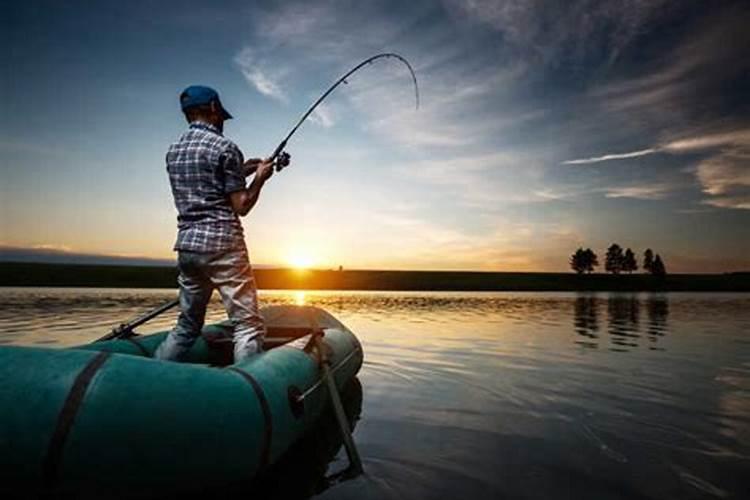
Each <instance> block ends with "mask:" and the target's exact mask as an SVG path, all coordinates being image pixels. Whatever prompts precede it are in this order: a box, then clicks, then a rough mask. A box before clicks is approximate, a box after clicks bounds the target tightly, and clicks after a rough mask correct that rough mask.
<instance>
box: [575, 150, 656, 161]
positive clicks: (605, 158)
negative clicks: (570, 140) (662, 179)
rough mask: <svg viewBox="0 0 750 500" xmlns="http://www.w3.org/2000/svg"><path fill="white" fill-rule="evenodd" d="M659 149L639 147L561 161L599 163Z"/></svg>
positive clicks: (648, 153) (647, 153)
mask: <svg viewBox="0 0 750 500" xmlns="http://www.w3.org/2000/svg"><path fill="white" fill-rule="evenodd" d="M659 151H660V150H659V149H657V148H648V149H641V150H640V151H631V152H630V153H609V154H606V155H602V156H594V157H593V158H579V159H577V160H566V161H564V162H563V164H564V165H589V164H591V163H601V162H603V161H609V160H624V159H627V158H638V157H639V156H646V155H651V154H654V153H658V152H659Z"/></svg>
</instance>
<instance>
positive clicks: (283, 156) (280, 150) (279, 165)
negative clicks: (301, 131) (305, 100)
mask: <svg viewBox="0 0 750 500" xmlns="http://www.w3.org/2000/svg"><path fill="white" fill-rule="evenodd" d="M387 58H393V59H397V60H399V61H401V62H402V63H404V65H406V67H407V68H408V70H409V73H410V74H411V79H412V81H413V82H414V97H415V99H416V109H419V85H418V84H417V75H416V74H415V73H414V69H413V68H412V67H411V64H409V61H407V60H406V59H405V58H403V57H402V56H400V55H398V54H394V53H393V52H385V53H382V54H377V55H374V56H372V57H370V58H367V59H365V60H364V61H362V62H361V63H359V64H357V65H356V66H355V67H354V68H352V69H351V70H349V71H348V72H347V73H346V74H345V75H344V76H342V77H341V78H339V79H338V80H336V81H335V82H334V83H333V85H331V86H330V87H329V88H328V90H326V91H325V92H324V93H323V95H321V96H320V97H319V98H318V100H317V101H315V102H314V103H313V105H312V106H310V108H309V109H308V110H307V111H306V112H305V114H304V115H302V118H300V119H299V121H298V122H297V124H296V125H295V126H294V127H293V128H292V130H290V131H289V133H288V134H287V135H286V137H284V140H283V141H281V142H280V143H279V145H278V146H277V147H276V150H275V151H274V152H273V154H272V155H271V161H274V160H276V159H278V160H279V161H278V162H276V171H277V172H279V171H280V170H281V169H283V168H284V167H286V166H287V165H289V154H288V153H286V152H284V148H285V147H286V144H287V142H288V141H289V139H290V138H291V137H292V136H293V135H294V133H295V132H297V129H298V128H299V127H300V125H302V123H304V121H305V120H307V118H308V117H309V116H310V115H311V114H312V112H313V111H315V108H317V107H318V105H319V104H320V103H321V102H323V100H324V99H325V98H326V97H328V96H329V95H330V94H331V92H333V91H334V90H335V89H336V87H338V86H339V85H341V84H342V83H348V81H347V78H349V77H350V76H351V75H353V74H354V73H356V72H357V71H359V70H360V69H361V68H362V67H364V66H367V65H368V64H372V63H373V61H375V60H377V59H387Z"/></svg>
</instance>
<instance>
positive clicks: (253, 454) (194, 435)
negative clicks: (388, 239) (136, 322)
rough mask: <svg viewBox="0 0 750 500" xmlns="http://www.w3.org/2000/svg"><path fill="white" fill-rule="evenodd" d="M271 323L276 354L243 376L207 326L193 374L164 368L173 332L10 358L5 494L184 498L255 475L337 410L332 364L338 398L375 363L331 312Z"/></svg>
mask: <svg viewBox="0 0 750 500" xmlns="http://www.w3.org/2000/svg"><path fill="white" fill-rule="evenodd" d="M262 314H263V316H264V318H265V319H266V324H267V328H268V334H267V336H266V339H265V349H266V350H265V351H264V352H263V353H262V354H259V355H256V356H253V357H251V358H249V359H246V360H244V361H242V362H240V363H237V364H231V361H232V341H231V338H232V329H231V326H230V325H228V324H226V323H219V324H215V325H210V326H207V327H205V328H204V331H203V335H202V336H201V338H199V339H198V341H197V342H196V344H195V346H194V347H193V348H192V349H191V351H190V352H189V355H188V357H187V359H186V362H183V363H175V362H168V361H160V360H155V359H152V355H153V353H154V351H155V350H156V347H157V346H158V345H159V344H160V343H161V341H162V340H163V339H164V337H165V336H166V334H167V332H161V333H156V334H153V335H146V336H140V335H135V336H131V337H128V338H125V339H114V340H108V341H98V342H94V343H91V344H87V345H82V346H77V347H74V348H70V349H50V348H40V347H20V346H2V347H0V381H1V382H2V383H0V409H1V412H2V414H1V415H0V471H2V473H1V474H2V476H4V478H3V480H2V481H1V482H0V492H3V491H5V492H7V493H12V494H14V496H16V495H17V494H18V492H19V491H23V492H24V493H25V494H24V495H23V496H26V494H28V495H29V496H31V497H35V496H38V495H39V494H41V495H45V496H47V495H50V496H63V497H68V496H75V497H109V496H113V495H116V496H128V497H129V496H135V497H140V496H147V497H151V496H154V497H172V496H174V495H177V494H179V492H180V491H197V490H209V489H210V488H212V486H214V485H225V484H228V483H238V482H242V481H249V480H251V479H252V478H254V477H255V476H257V475H258V474H259V473H261V472H262V471H264V470H265V469H267V468H268V467H269V466H270V465H271V464H273V463H275V462H276V461H278V460H279V458H280V457H281V456H282V455H283V454H284V452H285V451H286V450H287V449H289V448H290V447H291V445H292V444H294V443H295V442H296V441H298V440H299V439H300V438H301V437H302V436H304V434H305V433H306V431H308V430H309V429H310V428H311V427H312V426H313V425H314V424H315V422H316V420H317V419H318V418H319V417H320V415H321V414H322V413H323V411H324V409H325V408H326V406H327V404H328V402H329V399H330V398H329V395H328V390H327V386H326V384H325V383H324V381H323V380H322V373H323V371H322V369H321V362H320V360H321V358H325V357H327V359H328V361H329V363H330V364H329V366H330V372H331V374H332V376H333V378H334V380H335V383H336V386H337V387H338V388H339V389H340V388H341V387H343V386H344V385H345V384H346V383H347V382H349V381H350V380H352V379H353V378H354V376H355V375H356V373H357V372H358V371H359V369H360V367H361V365H362V359H363V353H362V347H361V345H360V343H359V341H358V340H357V338H356V337H355V336H354V334H353V333H352V332H351V331H349V330H348V329H347V328H346V327H345V326H344V325H343V324H341V322H339V321H338V320H336V319H335V318H334V317H333V316H331V315H330V314H328V313H327V312H325V311H323V310H321V309H318V308H313V307H304V306H272V307H267V308H265V309H263V310H262ZM317 340H319V341H317ZM321 350H323V351H325V353H322V352H320V351H321ZM321 355H323V356H321Z"/></svg>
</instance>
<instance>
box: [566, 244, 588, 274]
mask: <svg viewBox="0 0 750 500" xmlns="http://www.w3.org/2000/svg"><path fill="white" fill-rule="evenodd" d="M570 267H571V269H573V271H575V272H577V273H578V274H583V272H584V271H585V270H586V252H585V250H584V249H583V248H579V249H578V250H576V252H575V253H574V254H573V255H571V256H570Z"/></svg>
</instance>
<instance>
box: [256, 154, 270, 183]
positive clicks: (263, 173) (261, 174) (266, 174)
mask: <svg viewBox="0 0 750 500" xmlns="http://www.w3.org/2000/svg"><path fill="white" fill-rule="evenodd" d="M272 175H273V161H272V160H271V159H270V158H266V159H265V160H263V161H259V162H258V166H257V167H256V170H255V176H256V177H257V178H259V179H260V180H261V181H262V182H266V181H267V180H268V179H270V178H271V176H272Z"/></svg>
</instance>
